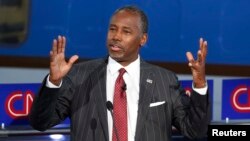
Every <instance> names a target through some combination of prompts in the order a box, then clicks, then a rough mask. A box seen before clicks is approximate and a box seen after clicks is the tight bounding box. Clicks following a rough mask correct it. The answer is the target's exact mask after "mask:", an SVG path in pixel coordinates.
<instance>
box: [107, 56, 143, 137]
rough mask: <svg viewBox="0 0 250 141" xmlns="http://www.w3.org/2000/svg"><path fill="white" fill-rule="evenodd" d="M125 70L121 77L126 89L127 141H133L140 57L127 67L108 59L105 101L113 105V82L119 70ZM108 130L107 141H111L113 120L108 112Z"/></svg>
mask: <svg viewBox="0 0 250 141" xmlns="http://www.w3.org/2000/svg"><path fill="white" fill-rule="evenodd" d="M120 68H125V69H126V72H125V74H124V75H123V79H124V81H125V83H126V86H127V89H126V94H127V113H128V114H127V116H128V117H127V118H128V120H127V121H128V141H134V137H135V130H136V121H137V110H138V100H139V80H140V57H138V58H137V59H136V60H135V61H134V62H132V63H130V64H129V65H128V66H126V67H123V66H122V65H121V64H119V63H117V62H116V61H115V60H113V59H112V58H111V57H109V61H108V66H107V83H106V84H107V85H106V88H107V89H106V90H107V101H110V102H112V103H113V98H114V88H115V81H116V78H117V77H118V75H119V69H120ZM108 129H109V137H110V138H109V141H112V131H113V119H112V116H111V113H110V112H109V111H108Z"/></svg>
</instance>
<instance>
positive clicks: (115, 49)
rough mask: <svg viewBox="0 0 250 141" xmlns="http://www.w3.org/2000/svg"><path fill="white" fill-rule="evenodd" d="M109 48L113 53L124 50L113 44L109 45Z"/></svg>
mask: <svg viewBox="0 0 250 141" xmlns="http://www.w3.org/2000/svg"><path fill="white" fill-rule="evenodd" d="M109 48H110V50H111V51H115V52H118V51H121V50H122V47H121V46H120V45H117V44H111V45H109Z"/></svg>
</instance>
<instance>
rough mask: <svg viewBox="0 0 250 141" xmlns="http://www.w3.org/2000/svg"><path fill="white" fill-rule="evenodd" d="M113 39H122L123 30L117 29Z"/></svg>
mask: <svg viewBox="0 0 250 141" xmlns="http://www.w3.org/2000/svg"><path fill="white" fill-rule="evenodd" d="M113 40H116V41H120V40H121V32H120V31H117V32H115V33H114V34H113Z"/></svg>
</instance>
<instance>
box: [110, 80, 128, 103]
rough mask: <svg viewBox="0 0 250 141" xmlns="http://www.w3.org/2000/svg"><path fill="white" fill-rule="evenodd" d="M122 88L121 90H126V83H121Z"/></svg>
mask: <svg viewBox="0 0 250 141" xmlns="http://www.w3.org/2000/svg"><path fill="white" fill-rule="evenodd" d="M122 90H123V91H126V90H127V85H126V83H124V84H123V86H122ZM111 104H112V103H111Z"/></svg>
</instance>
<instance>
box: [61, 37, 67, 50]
mask: <svg viewBox="0 0 250 141" xmlns="http://www.w3.org/2000/svg"><path fill="white" fill-rule="evenodd" d="M65 47H66V38H65V36H63V37H62V50H61V51H62V53H64V52H65Z"/></svg>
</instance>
